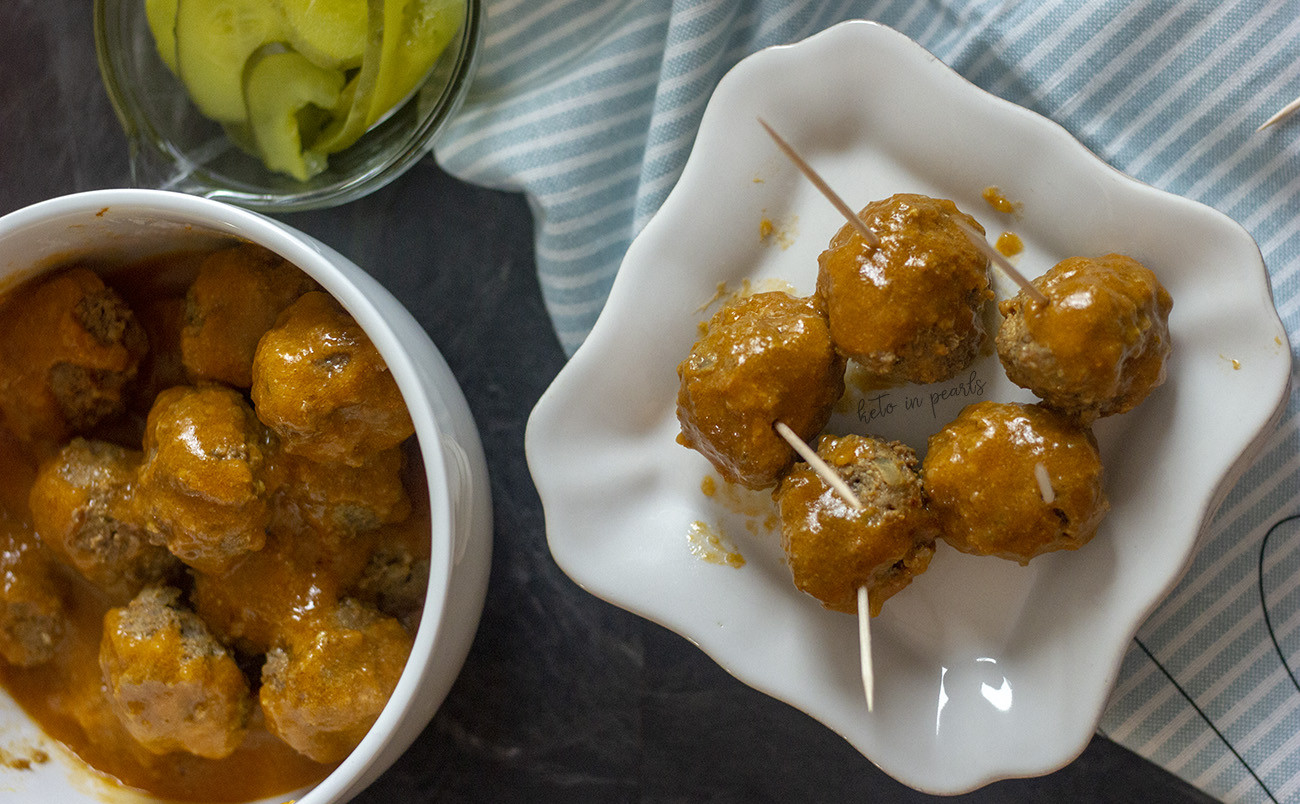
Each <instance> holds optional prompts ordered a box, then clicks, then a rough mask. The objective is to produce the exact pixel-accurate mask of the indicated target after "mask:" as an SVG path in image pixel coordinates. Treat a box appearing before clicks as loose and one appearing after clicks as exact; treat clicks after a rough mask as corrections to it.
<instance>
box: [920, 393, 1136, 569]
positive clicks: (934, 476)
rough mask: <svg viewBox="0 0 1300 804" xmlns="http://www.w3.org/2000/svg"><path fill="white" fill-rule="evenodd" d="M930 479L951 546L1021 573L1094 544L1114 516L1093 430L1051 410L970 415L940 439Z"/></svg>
mask: <svg viewBox="0 0 1300 804" xmlns="http://www.w3.org/2000/svg"><path fill="white" fill-rule="evenodd" d="M1039 467H1041V468H1039ZM922 478H923V480H924V483H925V491H926V494H927V495H928V497H929V500H930V508H931V510H932V511H933V512H934V514H935V517H936V519H937V521H938V525H939V530H940V533H941V534H942V536H943V538H944V539H945V540H946V541H947V542H948V543H949V544H951V545H952V546H953V547H955V548H957V549H958V550H961V551H962V552H964V553H972V554H975V555H992V556H999V557H1001V558H1006V559H1010V560H1012V561H1018V562H1020V563H1021V564H1027V563H1029V560H1030V559H1031V558H1033V557H1034V556H1037V555H1040V554H1042V553H1046V552H1050V551H1052V550H1076V549H1078V548H1079V547H1082V546H1083V545H1084V544H1087V543H1088V541H1089V540H1091V539H1092V537H1093V536H1094V535H1095V534H1096V532H1097V527H1098V525H1099V524H1100V523H1101V520H1102V517H1103V516H1105V514H1106V511H1107V510H1109V508H1110V503H1109V502H1108V501H1107V499H1106V495H1105V492H1104V491H1103V490H1102V468H1101V456H1100V454H1099V453H1098V451H1097V440H1096V439H1095V438H1094V437H1093V435H1092V430H1091V429H1090V428H1088V427H1087V426H1086V425H1081V424H1080V423H1079V422H1078V421H1077V420H1075V419H1073V418H1071V417H1069V416H1066V415H1065V414H1062V413H1059V412H1057V411H1054V410H1051V409H1050V408H1046V407H1043V406H1042V405H1026V404H1021V403H1014V402H1005V403H1000V402H977V403H975V404H973V405H968V406H967V407H966V408H965V409H964V410H962V412H961V413H960V414H958V416H957V418H956V419H955V420H953V421H952V422H951V423H949V424H948V426H946V427H944V428H943V429H942V430H940V431H939V432H937V433H935V434H934V435H932V436H930V443H929V452H928V453H927V454H926V456H925V463H924V464H923V466H922Z"/></svg>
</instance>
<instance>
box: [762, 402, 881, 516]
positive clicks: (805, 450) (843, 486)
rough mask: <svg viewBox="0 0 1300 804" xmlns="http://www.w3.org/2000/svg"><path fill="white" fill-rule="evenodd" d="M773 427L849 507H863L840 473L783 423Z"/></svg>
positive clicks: (860, 508)
mask: <svg viewBox="0 0 1300 804" xmlns="http://www.w3.org/2000/svg"><path fill="white" fill-rule="evenodd" d="M773 427H775V428H776V432H777V435H779V436H781V437H782V438H784V439H785V443H787V444H789V445H790V447H791V448H792V449H793V450H794V451H795V452H797V453H799V457H800V458H803V459H804V460H805V461H807V462H808V465H809V466H811V467H812V470H813V471H814V472H816V473H817V475H818V476H819V477H821V479H822V480H825V481H826V484H827V485H828V486H830V487H831V488H833V489H835V491H836V492H838V493H839V495H840V496H841V497H843V498H844V499H845V500H846V501H847V502H848V504H849V505H851V506H853V507H854V508H855V509H857V510H859V511H860V510H862V508H863V507H864V506H863V505H862V500H859V499H858V495H856V494H854V493H853V489H851V488H849V484H848V483H845V482H844V478H842V477H840V473H839V472H837V471H835V470H834V469H832V468H831V467H830V466H828V465H827V463H826V461H823V460H822V459H821V456H820V455H818V454H817V453H816V452H813V449H812V447H810V446H808V445H807V444H805V443H804V440H803V439H802V438H800V437H799V436H798V435H797V434H796V433H795V431H794V430H791V429H790V428H789V426H787V425H786V423H785V422H777V423H776V424H774V425H773Z"/></svg>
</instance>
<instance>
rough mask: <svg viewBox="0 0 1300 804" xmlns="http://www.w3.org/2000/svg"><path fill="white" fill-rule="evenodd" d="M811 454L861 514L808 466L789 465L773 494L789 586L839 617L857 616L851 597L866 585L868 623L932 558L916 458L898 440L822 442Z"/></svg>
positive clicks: (854, 599) (857, 438) (931, 534)
mask: <svg viewBox="0 0 1300 804" xmlns="http://www.w3.org/2000/svg"><path fill="white" fill-rule="evenodd" d="M817 454H818V456H820V457H821V458H822V460H823V461H825V462H826V463H827V465H829V466H830V467H831V468H832V469H834V470H835V471H837V472H839V474H840V476H841V477H843V478H844V480H845V482H846V483H848V485H849V488H850V489H852V491H853V493H854V495H855V496H857V498H858V500H859V501H860V502H862V504H863V506H864V507H863V508H861V509H855V508H853V507H852V506H851V505H850V504H849V502H848V501H847V500H845V499H844V498H843V496H842V495H840V493H839V492H837V491H835V490H834V489H833V488H831V487H830V486H829V485H827V483H826V481H825V480H823V479H822V478H821V476H820V475H818V474H817V472H815V471H814V470H813V469H812V467H810V466H809V465H808V464H806V463H798V464H795V468H794V469H793V470H791V472H790V474H789V475H787V476H786V477H785V479H784V480H782V481H781V486H780V488H779V489H778V491H777V503H778V504H779V506H780V509H781V543H782V546H783V547H784V548H785V553H786V558H787V560H788V561H789V563H790V570H791V572H792V573H793V575H794V583H795V586H797V587H799V589H801V590H803V591H804V592H807V593H808V594H810V595H812V596H813V597H815V598H817V599H818V600H820V601H821V603H822V605H823V606H825V607H826V608H828V609H832V610H834V611H842V612H845V613H846V614H853V613H855V612H856V611H857V610H858V591H857V590H858V587H861V586H866V587H867V599H868V601H869V602H870V608H871V614H872V616H875V615H877V614H879V613H880V608H881V606H882V605H884V602H885V601H886V600H887V599H889V598H890V597H891V596H892V595H893V594H894V593H896V592H898V591H900V590H901V589H903V587H905V586H907V585H908V584H909V583H911V582H912V578H913V577H914V576H916V575H919V574H921V573H922V572H924V571H925V569H926V567H928V566H929V564H930V558H931V557H932V556H933V555H934V538H935V530H934V525H933V522H932V519H931V516H930V513H929V512H928V511H927V510H926V508H925V500H924V497H923V496H922V493H921V478H920V477H919V476H918V475H917V471H916V467H917V459H916V452H915V451H913V450H912V448H911V447H908V446H906V445H904V444H901V443H899V442H897V441H894V442H886V441H882V440H880V439H878V438H872V437H866V436H858V435H848V436H843V437H840V438H837V437H834V436H823V437H822V439H821V442H820V444H818V447H817Z"/></svg>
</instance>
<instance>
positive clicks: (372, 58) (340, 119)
mask: <svg viewBox="0 0 1300 804" xmlns="http://www.w3.org/2000/svg"><path fill="white" fill-rule="evenodd" d="M383 31H384V0H366V53H365V55H364V56H363V57H362V59H361V69H360V70H358V71H357V74H356V75H354V76H352V79H351V80H350V81H348V83H347V86H345V87H344V88H343V92H342V94H341V95H340V96H339V103H338V105H337V106H335V107H334V120H333V122H331V123H330V124H329V125H328V126H326V127H325V130H324V131H323V132H321V135H320V137H319V138H317V139H316V141H315V142H312V143H311V150H312V151H313V152H315V153H317V154H320V155H322V156H323V155H325V154H332V153H337V152H339V151H341V150H343V149H344V148H346V147H348V146H349V145H351V144H352V143H354V142H356V141H357V140H358V139H359V138H360V137H361V135H362V134H365V133H366V129H368V128H369V127H370V126H369V125H368V124H367V118H368V111H369V109H370V99H371V98H372V97H373V96H374V92H375V82H376V81H377V80H378V78H379V55H380V47H381V46H382V45H383Z"/></svg>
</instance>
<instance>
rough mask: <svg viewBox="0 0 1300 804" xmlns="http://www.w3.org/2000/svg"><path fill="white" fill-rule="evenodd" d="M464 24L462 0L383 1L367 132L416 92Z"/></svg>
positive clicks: (463, 3)
mask: <svg viewBox="0 0 1300 804" xmlns="http://www.w3.org/2000/svg"><path fill="white" fill-rule="evenodd" d="M464 21H465V0H385V2H384V36H383V48H382V51H381V54H380V64H379V78H378V80H377V82H376V83H377V85H376V87H375V92H374V96H373V97H372V98H371V99H370V110H369V113H368V115H367V118H366V125H367V128H369V127H370V126H373V125H374V124H376V123H378V122H379V121H380V120H382V119H384V118H385V117H386V116H387V115H388V113H389V112H390V111H392V110H393V109H395V108H396V107H397V106H399V105H401V104H402V102H403V101H405V100H406V99H407V98H409V97H410V96H411V94H412V93H413V92H414V91H415V90H416V89H418V88H419V86H420V84H421V83H422V82H423V81H424V79H425V77H426V76H427V75H428V74H429V71H430V70H432V69H433V65H434V63H435V62H437V61H438V57H439V56H441V55H442V51H444V50H446V48H447V45H448V44H449V43H450V42H451V40H452V38H453V37H455V35H456V32H457V31H458V30H460V26H461V25H462V24H463V23H464Z"/></svg>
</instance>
